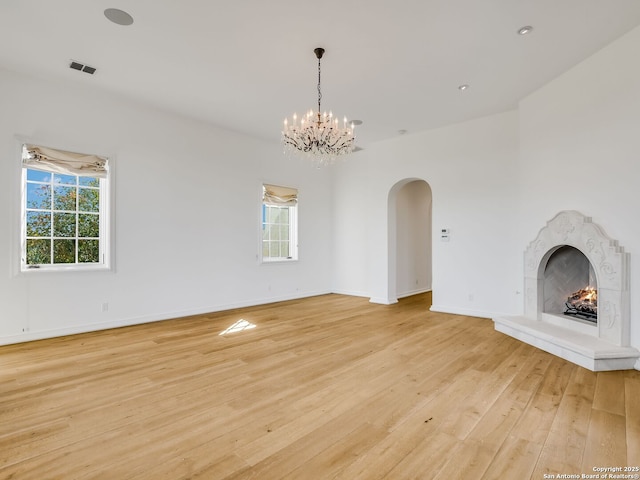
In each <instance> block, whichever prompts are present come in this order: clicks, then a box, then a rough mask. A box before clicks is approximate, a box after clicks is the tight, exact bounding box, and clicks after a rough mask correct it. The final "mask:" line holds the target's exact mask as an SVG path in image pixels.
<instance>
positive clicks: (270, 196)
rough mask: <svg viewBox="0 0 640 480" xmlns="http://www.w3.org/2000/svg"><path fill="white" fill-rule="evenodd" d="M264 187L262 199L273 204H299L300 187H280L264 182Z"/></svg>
mask: <svg viewBox="0 0 640 480" xmlns="http://www.w3.org/2000/svg"><path fill="white" fill-rule="evenodd" d="M262 187H263V189H262V192H263V193H262V201H263V202H264V203H268V204H271V205H289V206H293V205H297V204H298V189H296V188H291V187H280V186H278V185H268V184H264V185H263V186H262Z"/></svg>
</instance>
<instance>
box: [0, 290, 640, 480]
mask: <svg viewBox="0 0 640 480" xmlns="http://www.w3.org/2000/svg"><path fill="white" fill-rule="evenodd" d="M429 305H430V295H429V294H424V295H416V296H413V297H408V298H405V299H402V300H401V301H400V302H399V303H398V304H395V305H376V304H372V303H370V302H369V301H368V299H365V298H358V297H348V296H344V295H322V296H318V297H311V298H306V299H300V300H293V301H289V302H280V303H275V304H269V305H258V306H255V307H249V308H242V309H235V310H230V311H226V312H217V313H210V314H206V315H195V316H190V317H186V318H180V319H175V320H168V321H163V322H157V323H150V324H145V325H138V326H132V327H125V328H119V329H114V330H106V331H101V332H92V333H87V334H82V335H75V336H68V337H60V338H55V339H50V340H42V341H37V342H31V343H24V344H19V345H7V346H2V347H0V478H3V479H4V478H19V479H20V480H31V479H33V480H41V479H43V478H47V479H64V480H67V479H70V478H73V479H78V480H82V479H101V478H105V479H112V478H118V479H122V480H126V479H136V480H144V479H147V478H154V479H171V480H176V479H196V478H202V479H216V480H217V479H225V478H228V479H243V480H244V479H248V478H260V479H272V478H273V479H277V478H340V479H345V480H346V479H348V480H352V479H367V480H375V479H387V478H394V479H396V478H398V479H402V478H431V477H433V478H442V479H445V478H447V479H449V478H498V477H496V476H495V475H498V474H499V475H501V477H499V478H525V479H526V478H535V479H538V478H543V473H545V472H547V473H548V472H552V473H559V472H560V473H562V472H567V473H570V472H576V473H579V472H580V470H581V469H586V468H588V467H589V465H590V464H591V463H592V462H598V463H599V464H602V465H615V464H618V463H619V462H623V461H624V462H627V463H638V461H640V460H638V455H639V454H638V453H637V452H638V451H639V450H640V448H639V446H640V413H638V412H640V404H639V403H638V402H640V400H639V398H640V372H637V371H627V372H600V373H598V374H595V373H593V372H589V371H587V370H584V369H583V368H581V367H577V366H576V365H573V364H571V363H569V362H566V361H565V360H562V359H559V358H557V357H554V356H552V355H550V354H548V353H545V352H542V351H540V350H537V349H535V348H533V347H531V346H529V345H525V344H523V343H521V342H518V341H517V340H515V339H513V338H511V337H508V336H505V335H503V334H501V333H499V332H496V331H495V330H494V328H493V323H492V322H491V321H490V320H487V319H481V318H474V317H465V316H459V315H451V314H441V313H434V312H431V311H429ZM240 319H244V320H246V321H248V322H251V323H252V324H255V328H253V329H250V330H245V331H240V332H236V333H227V334H224V335H220V333H221V332H223V331H224V330H225V329H226V328H227V327H229V326H230V325H233V324H234V323H235V322H237V321H238V320H240ZM603 440H604V441H606V442H608V443H607V445H609V446H608V447H605V448H603V447H602V445H601V444H600V442H601V441H603ZM620 452H623V453H620ZM585 473H589V472H585Z"/></svg>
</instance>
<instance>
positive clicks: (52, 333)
mask: <svg viewBox="0 0 640 480" xmlns="http://www.w3.org/2000/svg"><path fill="white" fill-rule="evenodd" d="M329 293H332V292H330V291H322V292H307V293H304V294H299V293H298V294H294V295H282V296H278V297H268V298H262V299H259V300H251V301H246V302H236V303H229V304H223V305H213V306H209V307H200V308H195V309H189V310H180V311H174V312H168V313H154V314H150V315H142V316H139V317H130V318H125V319H117V320H109V321H106V322H96V323H90V324H83V325H73V326H70V327H63V328H54V329H49V330H38V331H27V332H22V333H19V334H16V335H8V336H4V337H0V345H10V344H14V343H23V342H32V341H34V340H44V339H47V338H55V337H64V336H66V335H77V334H79V333H88V332H97V331H100V330H109V329H111V328H121V327H130V326H133V325H142V324H145V323H153V322H161V321H163V320H171V319H174V318H182V317H189V316H192V315H203V314H206V313H216V312H224V311H226V310H233V309H236V308H246V307H255V306H259V305H267V304H270V303H277V302H285V301H287V300H297V299H299V298H306V297H315V296H318V295H326V294H329Z"/></svg>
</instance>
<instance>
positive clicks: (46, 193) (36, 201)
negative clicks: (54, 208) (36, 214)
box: [27, 183, 51, 209]
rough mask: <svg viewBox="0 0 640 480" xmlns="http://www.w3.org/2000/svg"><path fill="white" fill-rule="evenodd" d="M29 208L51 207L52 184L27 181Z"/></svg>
mask: <svg viewBox="0 0 640 480" xmlns="http://www.w3.org/2000/svg"><path fill="white" fill-rule="evenodd" d="M27 208H39V209H48V208H51V185H43V184H41V183H27Z"/></svg>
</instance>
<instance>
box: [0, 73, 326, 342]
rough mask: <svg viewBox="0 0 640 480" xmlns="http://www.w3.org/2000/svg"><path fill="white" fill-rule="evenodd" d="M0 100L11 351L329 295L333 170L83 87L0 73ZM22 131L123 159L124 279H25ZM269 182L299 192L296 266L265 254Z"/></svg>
mask: <svg viewBox="0 0 640 480" xmlns="http://www.w3.org/2000/svg"><path fill="white" fill-rule="evenodd" d="M0 105H2V109H1V114H0V158H1V160H0V224H2V225H4V226H5V227H4V228H3V229H2V233H0V252H4V253H3V255H2V256H0V305H1V308H0V343H9V342H14V341H21V340H27V339H31V338H41V337H46V336H54V335H58V334H63V333H73V332H77V331H84V330H92V329H97V328H107V327H111V326H117V325H124V324H131V323H138V322H144V321H152V320H158V319H163V318H171V317H175V316H181V315H186V314H191V313H202V312H209V311H214V310H219V309H225V308H229V307H233V306H243V305H250V304H256V303H265V302H270V301H276V300H281V299H288V298H295V297H301V296H309V295H315V294H321V293H326V292H329V291H330V290H331V265H330V262H328V261H327V259H328V258H331V255H332V242H331V239H332V238H333V235H332V219H331V212H332V203H331V196H330V195H327V192H330V191H331V174H330V171H328V170H326V169H324V170H319V169H316V168H314V167H313V166H312V165H308V164H307V163H306V162H301V161H296V160H291V159H287V158H283V156H282V153H281V152H282V150H281V146H280V145H279V144H278V143H277V142H273V143H268V142H264V141H260V140H256V139H252V138H248V137H246V136H242V135H239V134H236V133H233V132H230V131H225V130H221V129H218V128H215V127H213V126H211V125H207V124H204V123H201V122H197V121H194V120H190V119H185V118H181V117H178V116H175V115H170V114H166V113H163V112H161V111H158V110H154V109H151V108H147V107H145V106H143V105H137V104H135V103H133V102H131V101H123V100H121V99H119V98H118V97H115V96H112V95H109V94H106V93H101V92H97V91H93V90H91V89H89V88H87V87H84V86H81V85H78V84H75V85H71V84H66V85H65V84H57V83H53V82H45V81H41V80H38V79H34V78H29V77H25V76H22V75H19V74H15V73H12V72H9V71H4V70H0ZM16 135H21V136H24V137H26V138H28V139H30V140H32V141H34V142H37V143H41V144H44V145H50V146H53V147H58V148H63V149H68V150H74V151H82V152H94V153H98V154H107V155H112V156H113V157H114V160H113V164H114V167H115V168H114V175H115V178H114V181H115V232H114V233H115V235H114V241H115V269H114V271H113V272H109V273H105V272H83V273H71V272H65V273H51V272H27V273H24V274H19V273H17V272H16V268H15V264H16V262H15V261H14V260H13V258H14V256H15V255H18V252H17V251H16V250H15V245H16V243H17V239H18V236H17V235H18V234H17V231H16V228H15V226H16V219H17V217H16V214H17V212H18V211H19V188H18V185H17V183H18V182H17V179H18V178H19V160H20V159H19V158H18V154H17V153H18V148H17V145H18V144H19V143H18V142H17V140H16V138H15V136H16ZM263 182H269V183H275V184H281V185H286V186H292V187H297V188H298V189H299V191H300V205H299V228H300V230H299V232H300V233H299V239H300V250H299V253H300V260H299V261H298V262H296V263H293V264H286V265H282V264H279V265H260V264H259V263H258V261H257V259H256V256H257V254H258V253H259V248H260V245H259V242H260V236H259V234H260V230H259V222H260V200H261V185H262V183H263ZM105 302H106V303H108V311H106V312H102V311H101V310H102V304H103V303H105Z"/></svg>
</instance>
